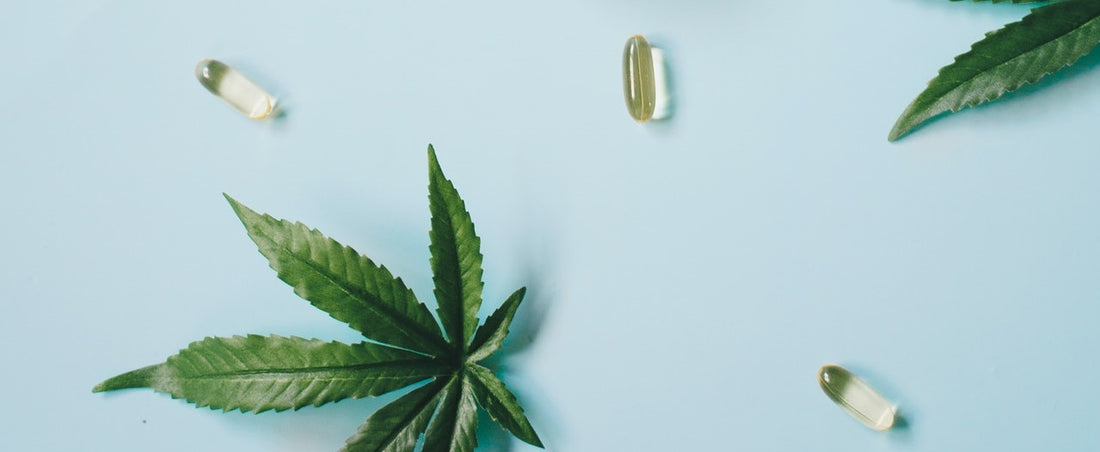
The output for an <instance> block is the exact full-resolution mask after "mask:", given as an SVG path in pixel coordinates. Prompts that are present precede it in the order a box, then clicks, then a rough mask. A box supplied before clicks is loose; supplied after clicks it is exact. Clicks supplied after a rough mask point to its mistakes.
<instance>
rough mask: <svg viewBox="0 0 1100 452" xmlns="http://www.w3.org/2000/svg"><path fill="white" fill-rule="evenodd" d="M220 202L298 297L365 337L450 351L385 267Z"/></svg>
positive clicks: (312, 233)
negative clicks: (236, 218)
mask: <svg viewBox="0 0 1100 452" xmlns="http://www.w3.org/2000/svg"><path fill="white" fill-rule="evenodd" d="M225 198H226V199H227V200H228V201H229V204H230V205H231V206H232V207H233V211H234V212H236V214H237V217H238V218H240V220H241V223H242V224H244V226H245V229H246V230H247V231H248V235H249V237H251V238H252V241H253V242H255V243H256V246H257V248H258V249H259V251H260V254H262V255H263V256H264V257H266V258H267V259H268V262H269V263H270V265H271V268H272V269H274V270H275V271H276V273H277V274H278V276H279V279H281V280H283V281H284V282H286V283H287V284H289V285H290V286H291V287H293V288H294V292H295V293H297V294H298V296H300V297H302V298H303V299H305V300H307V301H309V302H310V303H311V304H312V305H313V306H316V307H317V308H318V309H321V310H322V311H325V312H326V313H328V314H329V315H330V316H332V317H333V318H335V319H337V320H340V321H342V322H345V323H347V324H348V325H350V326H351V327H352V328H354V329H356V330H358V331H359V332H361V333H363V335H364V336H366V337H367V338H369V339H373V340H376V341H378V342H383V343H387V344H391V345H395V346H398V347H402V348H406V349H409V350H415V351H419V352H424V353H426V354H430V355H434V356H446V355H448V354H449V353H450V348H449V347H448V346H447V344H446V341H444V339H443V334H442V332H441V331H440V329H439V324H437V323H436V321H435V318H434V317H432V314H431V312H430V311H428V308H427V306H425V305H424V304H423V303H420V302H419V301H417V299H416V295H415V294H413V292H412V290H411V289H409V288H408V287H407V286H405V283H404V282H403V281H401V278H395V277H394V276H393V275H392V274H391V273H390V271H389V270H387V269H386V267H384V266H379V265H376V264H375V263H374V262H373V261H371V260H370V259H369V258H367V257H366V256H363V255H360V254H359V253H358V252H356V251H355V250H354V249H352V248H351V247H348V246H344V245H341V244H340V243H339V242H337V241H335V240H333V239H330V238H328V237H326V236H325V235H324V234H322V233H321V232H320V231H318V230H316V229H310V228H309V227H307V226H306V225H304V224H302V223H291V222H289V221H286V220H279V219H276V218H274V217H272V216H270V215H261V214H259V213H257V212H256V211H254V210H252V209H250V208H248V207H247V206H245V205H244V204H241V203H240V202H238V201H237V200H235V199H233V198H232V197H230V196H229V195H225Z"/></svg>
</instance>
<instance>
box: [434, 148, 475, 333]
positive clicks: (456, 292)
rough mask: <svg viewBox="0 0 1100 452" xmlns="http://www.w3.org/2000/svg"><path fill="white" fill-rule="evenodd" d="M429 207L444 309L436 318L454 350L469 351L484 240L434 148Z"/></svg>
mask: <svg viewBox="0 0 1100 452" xmlns="http://www.w3.org/2000/svg"><path fill="white" fill-rule="evenodd" d="M428 207H429V210H430V211H431V214H432V229H431V231H430V232H429V236H430V238H431V244H430V246H429V248H430V250H431V254H432V258H431V265H432V281H433V282H434V283H435V297H436V301H437V302H438V304H439V307H438V309H437V310H436V312H438V313H439V320H440V322H442V323H443V329H444V330H446V331H447V337H448V338H449V339H450V342H451V345H452V346H455V347H456V348H458V349H459V350H461V351H465V350H466V346H467V343H468V342H469V340H470V336H471V335H473V332H474V329H476V328H477V323H478V319H477V312H478V309H480V308H481V291H482V288H483V283H482V281H481V277H482V269H481V260H482V256H481V239H480V238H479V237H478V236H477V233H476V232H475V231H474V223H473V221H472V220H471V219H470V213H469V212H467V211H466V203H465V202H464V201H463V200H462V198H461V197H460V196H459V194H458V191H457V190H456V189H455V186H454V184H453V183H452V182H451V181H450V180H448V179H447V177H446V176H445V175H444V174H443V169H442V168H440V166H439V160H438V159H437V158H436V155H435V149H434V148H433V147H432V146H431V145H428Z"/></svg>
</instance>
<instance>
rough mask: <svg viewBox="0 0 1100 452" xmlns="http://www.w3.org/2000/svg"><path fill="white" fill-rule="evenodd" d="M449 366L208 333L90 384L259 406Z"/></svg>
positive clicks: (369, 347)
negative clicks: (164, 356)
mask: <svg viewBox="0 0 1100 452" xmlns="http://www.w3.org/2000/svg"><path fill="white" fill-rule="evenodd" d="M448 372H451V369H450V368H449V367H448V366H446V365H444V364H442V363H439V362H438V361H435V360H431V359H428V358H425V357H424V356H422V355H418V354H415V353H411V352H407V351H404V350H399V349H395V348H391V347H386V346H383V345H378V344H371V343H360V344H354V345H349V344H344V343H340V342H326V341H321V340H317V339H303V338H299V337H283V336H275V335H272V336H257V335H249V336H233V337H208V338H206V339H203V340H201V341H196V342H194V343H192V344H190V345H189V346H188V347H187V348H186V349H184V350H181V351H180V353H179V354H176V355H173V356H171V357H169V358H168V360H167V361H165V362H164V363H161V364H157V365H153V366H148V367H143V368H141V369H137V370H134V371H131V372H127V373H125V374H122V375H119V376H117V377H114V378H111V379H108V380H106V381H104V382H103V383H101V384H100V385H97V386H96V388H95V389H93V391H94V392H102V391H109V390H116V389H126V388H137V387H149V388H152V389H153V390H155V391H157V392H162V393H167V394H169V395H171V396H172V398H180V399H185V400H187V401H189V402H191V403H194V404H195V405H196V406H197V407H200V408H201V407H209V408H211V409H220V410H222V411H232V410H238V409H239V410H241V411H242V412H256V413H260V412H263V411H267V410H276V411H283V410H287V409H298V408H301V407H303V406H306V405H313V406H320V405H323V404H326V403H329V402H336V401H339V400H342V399H345V398H362V397H369V396H376V395H380V394H384V393H386V392H389V391H393V390H396V389H400V388H402V387H405V386H408V385H411V384H413V383H416V382H418V381H423V380H425V379H428V378H431V377H434V376H438V375H442V374H446V373H448Z"/></svg>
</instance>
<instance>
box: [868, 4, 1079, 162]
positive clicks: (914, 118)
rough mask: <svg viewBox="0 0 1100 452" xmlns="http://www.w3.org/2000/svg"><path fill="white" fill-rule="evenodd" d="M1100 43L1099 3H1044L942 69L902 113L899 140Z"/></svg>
mask: <svg viewBox="0 0 1100 452" xmlns="http://www.w3.org/2000/svg"><path fill="white" fill-rule="evenodd" d="M1098 43H1100V2H1097V1H1094V0H1067V1H1063V2H1056V3H1052V4H1049V5H1046V6H1041V7H1038V8H1035V9H1033V10H1031V13H1030V14H1028V15H1027V16H1025V17H1024V18H1023V20H1021V21H1019V22H1014V23H1011V24H1008V25H1006V26H1005V27H1004V28H1002V29H1000V30H997V31H994V32H992V33H989V34H988V35H987V36H986V37H985V38H984V39H982V40H980V41H978V42H976V43H974V45H973V46H972V47H971V50H970V51H969V52H966V53H964V54H962V55H959V56H958V57H956V58H955V61H954V62H953V63H951V64H949V65H947V66H945V67H944V68H942V69H940V72H939V74H938V75H937V76H936V77H935V78H933V79H932V81H930V82H929V83H928V87H927V88H926V89H925V90H924V91H923V92H921V93H920V94H919V95H917V98H916V99H914V100H913V102H912V103H911V104H910V105H909V106H908V107H907V108H906V109H905V111H904V112H902V114H901V116H900V117H898V120H897V122H896V123H895V124H894V127H893V128H892V129H891V130H890V134H889V135H888V139H889V140H890V141H895V140H897V139H898V138H901V137H902V136H904V135H906V134H908V133H909V132H910V131H912V130H913V129H915V128H916V127H917V126H919V125H921V124H922V123H924V122H925V121H927V120H929V119H932V118H933V117H936V116H939V115H940V114H942V113H946V112H948V111H952V112H954V111H959V110H960V109H962V108H965V107H971V106H975V105H978V104H982V103H985V102H989V101H992V100H995V99H997V98H999V97H1001V96H1002V95H1003V94H1004V93H1006V92H1009V91H1013V90H1016V89H1017V88H1019V87H1020V86H1022V85H1024V84H1025V83H1033V82H1035V81H1037V80H1039V79H1040V78H1042V77H1044V76H1046V75H1048V74H1050V73H1052V72H1055V71H1057V70H1059V69H1061V68H1063V67H1065V66H1068V65H1070V64H1072V63H1073V62H1075V61H1077V60H1078V59H1079V58H1081V57H1082V56H1084V55H1086V54H1088V53H1089V52H1090V51H1091V50H1092V49H1093V48H1094V47H1096V45H1097V44H1098Z"/></svg>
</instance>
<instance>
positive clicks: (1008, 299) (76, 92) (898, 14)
mask: <svg viewBox="0 0 1100 452" xmlns="http://www.w3.org/2000/svg"><path fill="white" fill-rule="evenodd" d="M335 3H336V2H297V3H293V4H291V3H289V2H287V4H286V5H281V6H274V5H272V4H271V2H216V1H196V2H188V3H185V4H176V5H169V4H162V3H159V2H139V1H113V2H112V1H100V2H59V1H58V2H6V4H5V6H4V8H3V10H4V13H3V14H0V57H2V59H3V60H4V61H5V64H4V69H3V70H2V71H0V84H2V85H0V86H3V88H0V105H2V107H0V137H2V143H3V145H2V149H0V171H2V174H3V176H2V177H0V190H2V191H3V193H5V194H6V195H5V197H4V199H5V202H4V208H3V221H2V222H0V235H2V236H3V237H4V238H5V245H4V251H3V254H2V256H3V258H2V259H0V286H2V287H4V289H5V292H4V295H3V300H4V301H3V311H2V315H0V331H2V332H3V340H2V341H0V357H2V359H3V360H4V366H3V367H4V371H3V372H0V385H2V386H3V388H4V392H5V394H6V395H5V397H4V401H5V406H6V410H5V414H4V415H3V422H0V450H9V451H17V450H112V451H146V450H163V451H194V450H203V448H205V449H206V450H239V451H271V450H274V451H314V450H316V451H331V450H336V449H337V448H338V447H339V446H340V445H341V444H342V443H343V441H344V439H345V438H346V437H347V436H349V435H350V434H351V433H352V432H353V431H354V430H355V427H356V426H358V425H359V423H361V422H362V421H363V420H364V419H365V418H366V416H367V415H368V414H369V413H371V412H372V411H373V410H374V409H376V408H377V407H379V406H381V404H382V403H383V402H385V401H388V400H392V398H393V397H392V396H390V397H386V398H383V399H381V400H361V401H353V402H341V403H338V404H336V405H331V406H325V407H321V408H316V409H313V408H310V409H304V410H302V411H299V412H290V413H278V414H274V413H267V414H263V415H259V416H254V415H244V414H240V413H233V414H220V413H214V412H210V411H209V410H205V409H203V410H196V409H194V408H193V407H191V406H190V405H187V404H185V403H183V402H180V401H173V400H170V399H169V398H168V397H166V396H162V395H156V394H153V393H152V392H149V391H126V392H122V393H118V394H110V395H102V394H92V393H91V392H90V390H91V387H92V386H93V385H94V384H95V383H97V382H99V381H101V380H102V379H104V378H106V377H109V376H111V375H114V374H116V373H119V372H122V371H126V370H129V369H132V368H136V367H139V366H142V365H146V364H152V363H155V362H159V361H162V360H163V359H164V358H165V357H167V356H168V355H170V354H172V353H174V352H175V351H176V350H177V349H179V348H180V347H183V346H185V345H186V344H187V343H189V342H190V341H192V340H196V339H199V338H202V337H203V336H207V335H231V334H242V333H250V332H251V333H279V334H284V335H290V334H296V335H302V336H310V337H321V338H329V339H340V340H347V341H352V340H356V334H355V333H354V332H353V331H351V330H350V329H348V328H346V327H342V326H341V325H340V324H339V323H338V322H336V321H334V320H332V319H330V318H328V317H327V316H326V315H324V314H322V313H320V312H319V311H316V310H315V309H313V308H312V307H310V306H309V305H308V303H305V302H303V301H301V300H299V299H297V298H296V297H295V296H294V295H293V294H292V293H291V291H290V290H289V289H288V288H286V287H285V286H284V285H283V284H282V283H281V282H280V281H278V280H277V279H276V278H275V276H274V274H273V273H272V272H271V271H270V270H269V269H268V268H267V266H266V265H265V262H264V260H263V258H262V257H261V256H259V254H258V253H256V251H255V247H254V246H253V244H252V243H251V242H250V241H249V240H248V238H247V237H246V235H245V233H244V230H243V228H242V227H241V226H240V224H239V223H238V221H237V220H236V218H235V217H234V216H233V214H232V212H231V210H230V208H229V206H228V205H227V204H226V203H225V201H224V200H223V199H222V197H221V192H223V191H224V192H227V193H230V194H231V195H233V196H234V197H236V198H237V199H239V200H241V201H242V202H244V203H246V204H248V205H250V206H251V207H253V208H256V209H257V210H261V211H266V212H270V213H272V214H275V215H277V216H280V217H284V218H290V219H296V220H301V221H304V222H306V223H308V224H310V225H311V226H314V227H317V228H320V229H321V230H322V231H324V232H325V233H326V234H329V235H330V236H333V237H335V238H337V239H339V240H341V241H343V242H345V243H347V244H350V245H353V246H355V247H356V248H357V249H359V250H360V251H362V252H365V253H367V254H369V255H370V256H371V257H373V258H374V259H375V260H377V261H379V262H382V263H385V264H386V265H387V266H389V267H390V268H391V269H392V270H393V271H394V272H395V273H396V274H398V275H401V276H403V277H404V278H405V280H406V281H407V282H409V283H410V285H411V286H412V287H413V288H414V290H415V291H416V292H417V293H418V294H419V295H420V296H421V297H423V298H425V299H426V298H429V297H430V294H431V280H430V273H429V267H428V251H427V244H428V237H427V230H428V226H429V225H428V210H427V200H426V195H427V189H426V186H427V182H426V181H427V179H426V177H427V176H426V174H427V163H426V152H425V148H426V145H427V144H428V143H429V142H430V143H433V144H434V145H435V146H436V149H437V150H438V151H439V155H440V160H441V162H442V165H443V167H444V169H445V171H446V172H447V173H448V176H450V177H451V178H452V179H453V180H454V181H455V183H456V185H457V186H458V188H459V190H460V191H461V193H462V194H463V196H464V197H465V199H466V201H467V205H468V207H469V208H470V210H471V212H472V214H473V217H474V220H475V222H476V223H477V226H478V232H479V234H480V235H481V237H482V239H483V252H484V254H485V267H486V273H485V274H486V275H487V280H486V304H485V309H484V310H483V311H486V312H488V311H489V310H491V309H494V308H496V306H498V305H499V303H500V301H502V300H503V298H504V297H505V296H506V295H507V294H508V293H510V292H511V291H512V290H513V289H514V288H516V287H518V286H520V285H527V286H528V287H529V288H530V292H529V295H530V298H529V300H528V303H525V305H524V306H523V307H522V308H521V311H520V314H519V316H520V318H519V320H517V321H518V322H520V323H521V324H522V325H523V327H522V328H520V329H519V331H518V332H517V333H516V339H519V340H517V341H514V342H513V344H512V349H513V351H514V353H513V354H512V355H511V357H510V358H509V361H508V363H509V364H508V372H507V375H506V380H507V381H508V383H509V385H510V386H511V387H513V388H514V389H515V390H516V391H517V393H519V396H520V398H521V400H522V402H523V404H524V405H525V407H526V408H527V410H528V412H529V414H530V417H531V420H532V422H533V424H534V426H535V428H536V429H537V430H538V432H539V433H540V435H541V436H542V437H543V439H544V441H545V442H546V443H547V446H548V447H547V448H548V449H549V450H558V451H671V450H682V451H694V450H746V451H808V450H814V451H841V450H860V451H876V450H890V451H893V450H897V451H937V452H938V451H944V450H967V451H973V450H989V451H1017V450H1018V451H1034V450H1096V449H1098V448H1100V439H1098V438H1097V436H1096V435H1095V434H1094V431H1095V425H1094V424H1095V420H1096V414H1095V407H1096V406H1097V405H1100V390H1097V387H1096V385H1095V383H1094V381H1095V374H1096V372H1097V370H1098V369H1097V364H1096V363H1097V362H1098V361H1097V359H1096V345H1097V344H1098V343H1100V342H1098V341H1100V329H1098V328H1097V327H1096V319H1097V318H1098V315H1100V305H1098V303H1097V298H1098V296H1100V282H1098V279H1097V276H1096V269H1097V268H1098V264H1100V262H1098V260H1100V234H1098V232H1097V231H1100V216H1098V215H1097V214H1096V213H1095V212H1094V210H1095V208H1096V206H1097V204H1098V201H1100V180H1098V179H1097V178H1096V177H1095V174H1097V172H1098V169H1100V151H1098V150H1097V148H1096V146H1095V145H1094V144H1092V142H1093V141H1094V140H1095V134H1094V133H1093V131H1094V130H1095V128H1096V118H1097V117H1100V71H1097V70H1096V66H1097V64H1098V62H1100V57H1097V56H1090V57H1086V59H1085V60H1084V61H1083V62H1082V64H1079V65H1077V66H1074V67H1073V68H1072V69H1071V70H1069V71H1068V73H1067V75H1065V76H1058V77H1056V78H1055V80H1057V83H1050V81H1045V82H1042V83H1040V87H1041V88H1042V89H1039V90H1035V89H1032V88H1028V89H1026V90H1025V93H1026V94H1025V95H1014V96H1010V98H1009V99H1006V100H1005V101H1001V102H998V103H996V104H995V105H991V106H989V107H988V108H986V107H983V108H977V109H973V110H969V111H965V112H963V113H961V114H957V115H954V116H952V117H948V118H945V119H942V120H938V121H934V122H933V123H931V124H930V125H928V126H927V127H924V128H921V129H919V130H918V131H917V132H916V133H914V134H913V135H911V136H909V137H907V138H905V139H903V140H902V141H900V142H898V143H895V144H890V143H887V141H886V139H885V137H886V134H887V132H888V131H889V129H890V127H891V126H892V125H893V122H894V120H895V119H896V117H897V115H898V114H899V113H900V112H901V111H902V109H904V107H905V106H906V105H907V104H908V102H909V101H910V100H912V98H913V97H915V96H916V94H917V93H918V92H919V91H920V90H921V89H922V87H923V86H924V85H925V83H926V82H927V81H928V80H929V79H930V78H931V77H932V76H933V75H934V74H935V72H936V70H937V69H938V68H939V67H941V66H943V65H944V64H946V63H948V62H950V61H951V58H952V57H953V56H954V55H956V54H958V53H962V52H963V51H965V50H966V49H967V48H968V46H969V44H970V43H971V42H973V41H975V40H977V39H978V38H980V37H981V36H982V35H983V33H985V32H986V31H989V30H993V29H995V28H998V27H1000V26H1001V25H1002V24H1005V23H1008V22H1011V21H1014V20H1017V19H1018V18H1020V17H1022V16H1023V15H1024V14H1025V13H1026V11H1027V8H1025V7H1020V6H1012V5H991V4H970V3H950V2H947V1H946V0H942V1H941V0H854V1H846V2H814V1H801V0H800V1H788V2H778V3H777V2H747V1H705V0H701V1H687V2H677V1H654V0H647V1H638V0H633V1H627V0H601V1H569V0H566V1H558V2H537V3H534V4H530V5H521V4H517V2H503V1H499V2H471V1H466V2H441V1H440V2H419V3H409V2H404V3H402V2H389V3H386V2H371V3H372V4H370V5H357V4H356V3H358V2H340V4H339V5H337V4H335ZM406 3H407V4H406ZM520 3H524V2H520ZM634 33H645V34H646V35H647V36H649V37H650V38H651V41H653V42H654V43H655V44H658V45H661V46H662V47H664V48H665V49H666V51H667V52H666V53H667V56H668V58H669V62H670V65H671V69H672V76H673V77H674V80H675V86H674V89H675V91H676V94H677V96H678V97H677V111H676V115H675V117H674V118H673V120H672V121H669V122H667V123H664V124H653V125H638V124H635V123H633V122H632V121H631V120H630V119H629V117H628V115H627V112H626V111H625V108H624V106H623V100H622V89H621V86H620V70H621V69H620V60H619V59H620V52H621V46H622V45H623V43H624V42H625V40H626V38H627V37H628V36H629V35H631V34H634ZM205 57H214V58H219V59H221V60H223V61H225V62H227V63H229V64H231V65H234V66H236V67H238V68H239V69H241V70H242V71H244V72H245V73H246V74H248V75H249V76H251V77H252V78H254V79H255V80H257V81H258V82H260V83H261V84H262V85H264V86H266V87H268V88H270V90H271V91H272V92H273V93H275V94H276V95H277V96H279V98H280V99H281V100H282V101H283V103H284V105H285V106H286V111H287V115H286V117H285V118H283V119H282V120H280V121H274V122H267V123H254V122H250V121H248V120H246V119H244V118H243V117H241V116H239V115H238V114H237V113H235V112H233V111H232V110H230V109H229V108H227V107H226V106H225V105H223V104H221V103H220V102H218V101H217V100H216V99H215V98H213V97H212V96H210V95H209V94H207V93H206V92H205V90H203V89H202V88H201V87H200V86H199V85H198V83H197V82H196V81H195V80H194V76H193V75H192V70H193V67H194V64H195V63H196V62H198V61H199V60H200V59H202V58H205ZM536 333H537V334H536ZM829 362H837V363H841V364H844V365H846V366H848V367H849V368H850V369H852V370H853V371H856V372H858V373H860V374H861V375H863V376H864V377H865V378H866V379H867V380H868V381H870V382H871V383H872V384H873V385H875V386H877V387H879V388H881V389H882V390H883V392H885V393H886V394H887V395H888V396H890V397H891V398H892V399H893V400H896V401H897V403H898V404H899V407H900V410H901V412H902V413H904V415H905V416H906V418H907V420H908V427H907V428H904V429H896V430H894V431H891V432H888V433H885V434H883V433H876V432H872V431H869V430H867V429H865V428H864V427H862V426H860V425H859V424H858V423H856V422H854V421H853V420H851V419H849V418H848V417H847V416H846V415H845V414H844V413H843V412H842V411H841V410H839V409H838V408H836V407H835V406H833V405H832V403H831V402H830V401H829V400H828V399H827V398H826V397H825V396H824V395H823V394H822V393H821V391H820V390H819V389H818V387H817V384H816V382H815V373H816V371H817V368H818V367H819V366H821V365H822V364H825V363H829ZM482 421H483V425H487V424H489V423H490V421H488V420H487V419H482ZM483 430H486V429H483ZM485 435H486V436H482V437H481V440H482V444H483V446H486V447H484V448H485V449H486V450H503V449H505V447H504V440H503V439H501V438H502V437H501V436H500V432H499V430H496V431H493V430H492V429H487V430H486V433H485ZM494 435H495V436H494ZM513 450H528V449H527V448H525V447H523V446H521V445H519V444H518V442H517V444H516V446H515V449H513Z"/></svg>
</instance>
